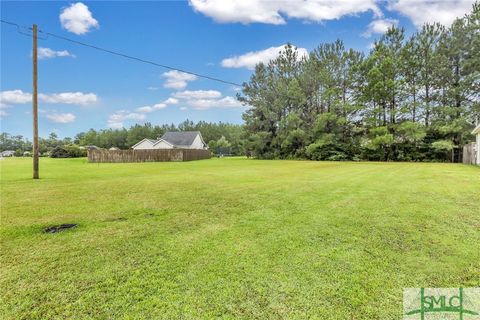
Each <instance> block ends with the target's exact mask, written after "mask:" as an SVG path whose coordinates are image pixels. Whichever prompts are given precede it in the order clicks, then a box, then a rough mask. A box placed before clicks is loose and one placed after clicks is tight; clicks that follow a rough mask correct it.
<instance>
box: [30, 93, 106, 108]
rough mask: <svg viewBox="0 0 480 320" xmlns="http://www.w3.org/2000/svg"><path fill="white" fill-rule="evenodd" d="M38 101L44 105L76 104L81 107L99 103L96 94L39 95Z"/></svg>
mask: <svg viewBox="0 0 480 320" xmlns="http://www.w3.org/2000/svg"><path fill="white" fill-rule="evenodd" d="M38 99H39V100H40V101H42V102H44V103H62V104H75V105H81V106H87V105H91V104H94V103H96V102H97V101H98V97H97V95H96V94H94V93H83V92H62V93H51V94H44V93H39V94H38Z"/></svg>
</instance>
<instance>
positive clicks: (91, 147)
mask: <svg viewBox="0 0 480 320" xmlns="http://www.w3.org/2000/svg"><path fill="white" fill-rule="evenodd" d="M80 148H82V147H80ZM83 148H84V149H87V150H99V149H100V148H99V147H97V146H85V147H83Z"/></svg>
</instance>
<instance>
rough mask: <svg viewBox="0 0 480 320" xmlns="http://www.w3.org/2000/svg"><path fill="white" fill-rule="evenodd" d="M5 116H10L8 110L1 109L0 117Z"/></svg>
mask: <svg viewBox="0 0 480 320" xmlns="http://www.w3.org/2000/svg"><path fill="white" fill-rule="evenodd" d="M5 116H8V113H7V111H5V110H3V109H0V117H5Z"/></svg>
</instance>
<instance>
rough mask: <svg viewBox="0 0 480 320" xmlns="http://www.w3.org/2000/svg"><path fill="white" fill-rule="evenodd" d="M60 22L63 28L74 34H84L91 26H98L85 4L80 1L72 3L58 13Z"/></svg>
mask: <svg viewBox="0 0 480 320" xmlns="http://www.w3.org/2000/svg"><path fill="white" fill-rule="evenodd" d="M60 23H61V24H62V27H63V28H64V29H67V30H68V31H70V32H73V33H75V34H85V33H87V32H88V31H90V29H92V28H98V26H99V25H98V21H97V20H95V19H94V18H93V16H92V13H91V12H90V10H89V9H88V7H87V6H86V5H84V4H83V3H81V2H77V3H72V4H71V5H70V6H69V7H67V8H65V9H63V10H62V12H61V13H60Z"/></svg>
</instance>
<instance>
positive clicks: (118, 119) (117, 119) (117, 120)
mask: <svg viewBox="0 0 480 320" xmlns="http://www.w3.org/2000/svg"><path fill="white" fill-rule="evenodd" d="M144 119H145V114H142V113H137V112H130V111H128V110H119V111H117V112H115V113H113V114H111V115H110V116H109V117H108V123H107V125H108V126H109V127H110V128H114V129H119V128H123V122H124V121H125V120H136V121H141V120H144Z"/></svg>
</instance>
